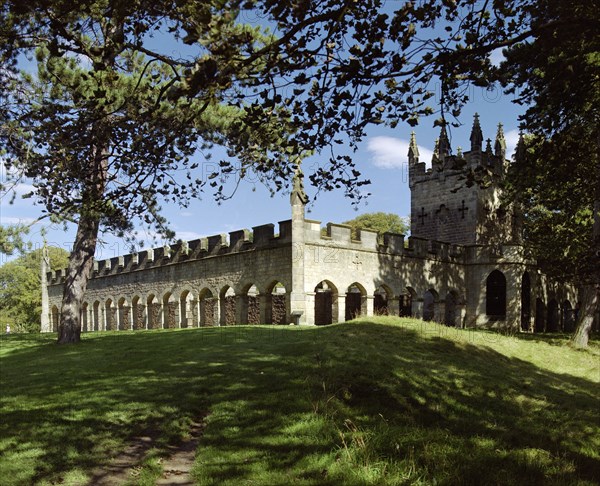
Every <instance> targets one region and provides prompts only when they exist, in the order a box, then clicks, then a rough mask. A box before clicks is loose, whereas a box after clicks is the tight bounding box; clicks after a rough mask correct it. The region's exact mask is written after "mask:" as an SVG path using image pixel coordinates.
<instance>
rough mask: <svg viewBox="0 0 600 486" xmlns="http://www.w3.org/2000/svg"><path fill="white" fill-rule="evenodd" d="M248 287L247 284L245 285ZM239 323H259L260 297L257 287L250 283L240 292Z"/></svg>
mask: <svg viewBox="0 0 600 486" xmlns="http://www.w3.org/2000/svg"><path fill="white" fill-rule="evenodd" d="M247 287H248V286H247ZM241 297H242V322H241V324H260V298H259V294H258V288H257V287H256V285H254V284H252V285H250V286H249V287H248V289H247V290H246V291H245V292H243V293H242V296H241Z"/></svg>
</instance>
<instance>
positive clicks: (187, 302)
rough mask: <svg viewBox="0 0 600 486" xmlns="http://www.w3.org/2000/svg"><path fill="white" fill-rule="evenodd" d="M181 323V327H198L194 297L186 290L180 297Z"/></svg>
mask: <svg viewBox="0 0 600 486" xmlns="http://www.w3.org/2000/svg"><path fill="white" fill-rule="evenodd" d="M179 316H180V317H179V322H180V327H182V328H184V327H196V326H197V324H196V322H195V315H194V300H193V295H192V293H191V292H190V291H189V290H184V291H183V292H181V294H180V295H179Z"/></svg>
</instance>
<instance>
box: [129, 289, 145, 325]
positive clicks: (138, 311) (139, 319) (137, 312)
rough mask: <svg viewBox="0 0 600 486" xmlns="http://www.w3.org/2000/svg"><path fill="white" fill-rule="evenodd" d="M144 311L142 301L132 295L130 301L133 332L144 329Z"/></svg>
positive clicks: (137, 296)
mask: <svg viewBox="0 0 600 486" xmlns="http://www.w3.org/2000/svg"><path fill="white" fill-rule="evenodd" d="M144 310H145V306H144V304H143V302H142V299H141V298H140V296H139V295H134V296H133V299H131V314H132V328H133V329H134V330H139V329H146V322H145V319H144Z"/></svg>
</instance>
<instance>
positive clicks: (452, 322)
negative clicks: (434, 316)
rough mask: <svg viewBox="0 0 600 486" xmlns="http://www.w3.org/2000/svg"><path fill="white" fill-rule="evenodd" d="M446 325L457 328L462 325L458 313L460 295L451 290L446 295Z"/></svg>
mask: <svg viewBox="0 0 600 486" xmlns="http://www.w3.org/2000/svg"><path fill="white" fill-rule="evenodd" d="M444 324H446V325H447V326H452V327H457V326H459V324H460V313H459V312H458V294H457V293H456V291H455V290H451V291H450V292H448V293H447V294H446V302H445V305H444Z"/></svg>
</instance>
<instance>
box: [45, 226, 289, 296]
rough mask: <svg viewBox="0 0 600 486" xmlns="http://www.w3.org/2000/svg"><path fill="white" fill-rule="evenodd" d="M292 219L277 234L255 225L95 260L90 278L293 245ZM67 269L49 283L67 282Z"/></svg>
mask: <svg viewBox="0 0 600 486" xmlns="http://www.w3.org/2000/svg"><path fill="white" fill-rule="evenodd" d="M291 242H292V221H291V220H286V221H280V222H279V234H278V235H275V225H274V224H264V225H260V226H254V227H253V228H252V231H250V230H248V229H242V230H237V231H231V232H229V234H225V233H222V234H218V235H212V236H208V237H205V238H199V239H196V240H191V241H181V242H177V243H175V244H173V245H168V244H167V245H165V246H163V247H158V248H149V249H147V250H142V251H139V252H136V253H129V254H126V255H120V256H116V257H113V258H107V259H104V260H94V264H93V269H92V275H91V278H98V277H105V276H109V275H118V274H122V273H128V272H133V271H139V270H147V269H151V268H157V267H163V266H167V265H173V264H177V263H183V262H186V261H192V260H201V259H205V258H212V257H219V256H225V255H232V254H236V253H243V252H250V251H256V250H261V249H265V248H274V247H278V246H286V245H290V244H291ZM66 274H67V270H66V269H61V270H56V271H52V272H48V274H47V278H48V284H54V285H57V284H62V283H64V280H65V277H66Z"/></svg>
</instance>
